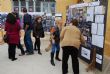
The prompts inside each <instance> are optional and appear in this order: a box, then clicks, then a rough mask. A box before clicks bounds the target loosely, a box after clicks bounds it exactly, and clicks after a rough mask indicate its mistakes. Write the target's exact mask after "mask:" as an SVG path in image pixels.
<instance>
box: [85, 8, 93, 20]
mask: <svg viewBox="0 0 110 74" xmlns="http://www.w3.org/2000/svg"><path fill="white" fill-rule="evenodd" d="M86 20H87V21H92V22H93V21H94V7H87V18H86Z"/></svg>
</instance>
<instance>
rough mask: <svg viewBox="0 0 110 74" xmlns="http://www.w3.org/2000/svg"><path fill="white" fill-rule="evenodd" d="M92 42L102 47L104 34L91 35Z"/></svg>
mask: <svg viewBox="0 0 110 74" xmlns="http://www.w3.org/2000/svg"><path fill="white" fill-rule="evenodd" d="M92 44H93V45H95V46H98V47H101V48H103V44H104V36H98V35H92Z"/></svg>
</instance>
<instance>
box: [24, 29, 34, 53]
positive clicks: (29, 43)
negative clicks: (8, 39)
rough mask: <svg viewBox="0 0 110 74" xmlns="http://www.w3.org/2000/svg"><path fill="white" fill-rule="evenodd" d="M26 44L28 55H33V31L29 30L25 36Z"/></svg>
mask: <svg viewBox="0 0 110 74" xmlns="http://www.w3.org/2000/svg"><path fill="white" fill-rule="evenodd" d="M24 44H25V46H26V51H27V52H28V53H33V43H32V39H31V30H27V31H26V32H25V36H24Z"/></svg>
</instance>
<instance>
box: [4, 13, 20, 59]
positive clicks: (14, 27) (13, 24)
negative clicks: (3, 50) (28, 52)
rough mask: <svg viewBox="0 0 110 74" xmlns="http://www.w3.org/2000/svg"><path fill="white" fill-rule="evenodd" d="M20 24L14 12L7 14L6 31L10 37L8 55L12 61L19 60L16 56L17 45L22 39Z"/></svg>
mask: <svg viewBox="0 0 110 74" xmlns="http://www.w3.org/2000/svg"><path fill="white" fill-rule="evenodd" d="M20 28H21V27H20V25H19V23H18V22H17V20H16V17H15V15H14V14H13V13H9V14H8V15H7V19H6V23H5V31H6V35H7V37H8V42H7V43H8V55H9V56H8V57H9V59H11V60H12V61H15V60H17V58H15V54H16V46H17V45H18V44H19V41H20V35H19V33H20Z"/></svg>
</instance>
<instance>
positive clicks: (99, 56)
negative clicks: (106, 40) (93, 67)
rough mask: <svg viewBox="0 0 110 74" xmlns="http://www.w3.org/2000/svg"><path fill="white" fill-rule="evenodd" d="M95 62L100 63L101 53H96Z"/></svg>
mask: <svg viewBox="0 0 110 74" xmlns="http://www.w3.org/2000/svg"><path fill="white" fill-rule="evenodd" d="M96 62H97V63H99V64H102V55H99V54H96Z"/></svg>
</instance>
